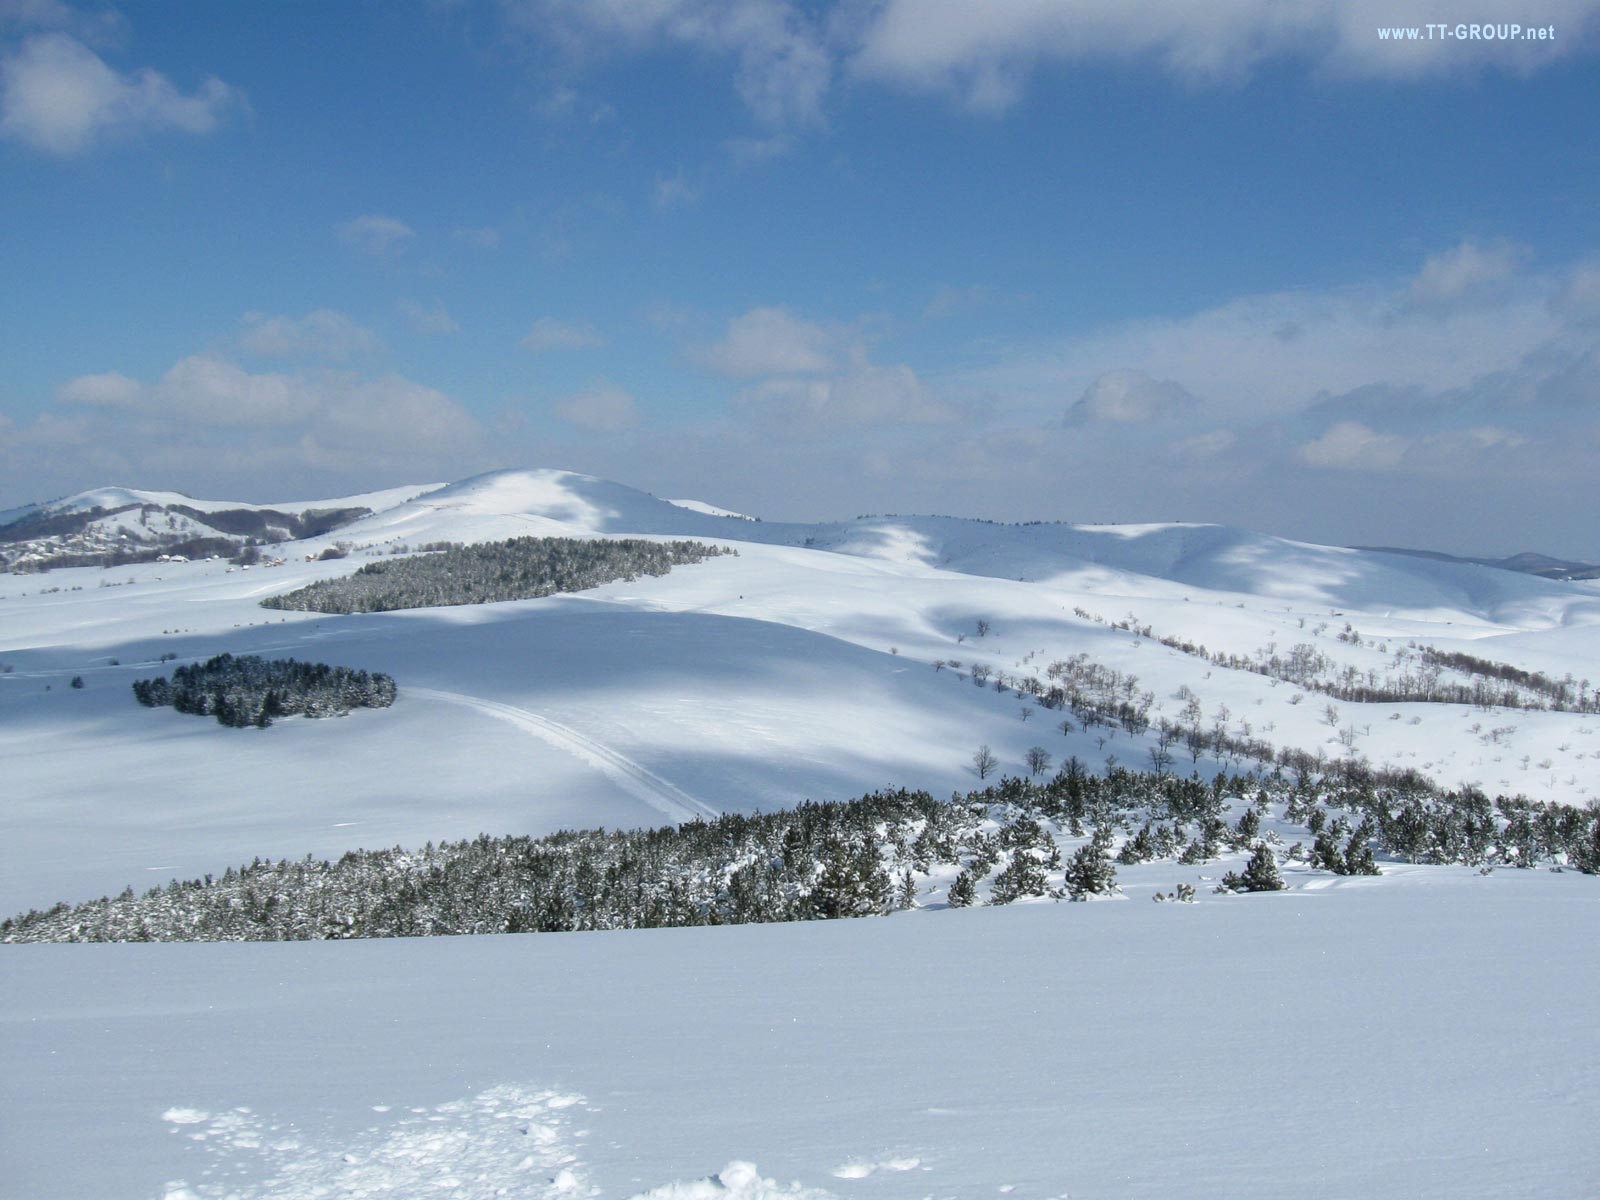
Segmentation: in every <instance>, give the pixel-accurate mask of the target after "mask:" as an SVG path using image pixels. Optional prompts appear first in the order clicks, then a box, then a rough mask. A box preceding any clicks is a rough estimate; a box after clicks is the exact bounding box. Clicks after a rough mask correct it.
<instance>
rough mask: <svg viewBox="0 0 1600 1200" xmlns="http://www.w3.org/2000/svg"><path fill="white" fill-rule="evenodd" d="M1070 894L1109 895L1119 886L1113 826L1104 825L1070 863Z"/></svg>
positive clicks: (1081, 897)
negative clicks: (1111, 827) (1112, 838)
mask: <svg viewBox="0 0 1600 1200" xmlns="http://www.w3.org/2000/svg"><path fill="white" fill-rule="evenodd" d="M1066 884H1067V894H1068V895H1069V896H1071V897H1072V898H1073V899H1074V900H1087V899H1088V898H1089V897H1090V896H1108V895H1110V894H1111V893H1112V892H1113V891H1114V890H1116V886H1117V868H1116V864H1115V863H1113V862H1112V861H1111V830H1110V829H1109V828H1108V827H1107V826H1104V825H1102V826H1101V827H1100V828H1099V829H1097V830H1095V834H1094V837H1093V839H1092V840H1091V841H1090V842H1089V844H1088V845H1087V846H1079V847H1078V849H1077V851H1076V852H1074V854H1073V855H1072V858H1071V860H1070V861H1069V862H1068V863H1067V873H1066Z"/></svg>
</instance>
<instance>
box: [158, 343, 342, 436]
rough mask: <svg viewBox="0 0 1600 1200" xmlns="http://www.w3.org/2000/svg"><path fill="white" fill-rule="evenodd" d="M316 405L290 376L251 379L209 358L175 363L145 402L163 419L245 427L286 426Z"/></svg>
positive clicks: (222, 361)
mask: <svg viewBox="0 0 1600 1200" xmlns="http://www.w3.org/2000/svg"><path fill="white" fill-rule="evenodd" d="M317 406H318V397H317V395H316V392H315V390H314V389H313V388H310V387H307V386H305V384H304V382H303V381H302V380H299V379H296V378H295V377H294V376H290V375H279V374H272V373H267V374H261V375H252V374H251V373H250V372H248V371H245V370H244V369H242V368H240V367H238V366H235V365H234V364H233V363H231V362H228V361H226V360H225V359H222V358H218V357H216V356H215V355H210V354H195V355H191V356H190V357H188V358H185V359H183V360H181V361H179V362H177V363H175V364H174V365H173V366H172V367H171V368H170V369H169V370H168V371H167V373H166V374H165V375H163V376H162V377H161V379H160V381H159V382H158V383H157V384H156V385H155V387H154V388H152V389H150V391H149V393H148V397H147V404H146V407H147V408H149V409H150V410H151V411H153V412H154V413H156V414H157V415H159V416H161V417H165V418H169V419H177V420H182V421H194V422H198V423H200V424H203V425H209V426H219V427H227V426H240V427H250V428H255V427H262V428H270V427H272V426H282V425H291V424H293V423H295V422H297V421H301V420H304V419H305V418H307V417H308V416H310V415H311V413H312V412H314V411H315V410H316V408H317Z"/></svg>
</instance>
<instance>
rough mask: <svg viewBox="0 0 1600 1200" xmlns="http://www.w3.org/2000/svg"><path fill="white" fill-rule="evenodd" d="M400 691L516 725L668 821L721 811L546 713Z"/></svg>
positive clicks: (429, 690) (460, 696) (429, 691)
mask: <svg viewBox="0 0 1600 1200" xmlns="http://www.w3.org/2000/svg"><path fill="white" fill-rule="evenodd" d="M405 690H406V693H407V694H409V695H412V696H420V697H422V698H423V699H426V700H440V701H443V702H444V703H446V704H459V705H462V706H463V707H465V708H472V709H476V710H477V711H478V712H481V713H484V714H486V715H487V716H491V717H495V718H497V719H498V720H501V721H505V722H507V723H509V724H511V725H515V726H516V727H517V728H518V729H521V730H522V731H523V732H524V733H531V734H532V735H533V736H534V737H537V738H540V739H542V740H543V741H546V742H548V743H549V744H550V745H552V746H555V747H556V748H557V749H560V750H565V751H566V752H567V753H569V754H573V755H576V756H577V757H578V758H581V759H583V761H585V762H587V763H588V764H589V765H590V766H592V767H595V768H596V769H597V770H599V771H601V772H603V773H604V774H605V775H606V776H607V777H608V778H610V779H612V780H613V781H615V782H616V783H617V784H618V786H620V787H621V788H622V789H623V790H624V791H626V792H627V793H628V794H629V795H630V796H634V797H636V798H637V799H639V800H642V801H644V802H645V803H646V804H648V805H650V807H652V808H654V809H656V810H657V811H659V812H661V813H664V814H665V815H666V816H668V817H670V818H672V820H673V821H676V822H682V821H693V820H697V819H700V818H708V819H710V820H716V818H717V817H719V816H721V815H722V814H721V813H720V812H719V811H718V810H717V809H715V808H713V807H711V806H710V805H709V804H704V803H702V802H701V801H699V800H696V799H695V798H694V797H693V796H691V795H689V793H687V792H685V791H684V790H683V789H682V788H679V787H676V786H675V785H673V784H670V783H668V782H667V781H666V780H665V779H662V778H661V776H659V775H657V774H656V773H655V772H653V771H650V770H648V769H647V768H645V767H642V766H640V765H639V764H638V763H636V762H634V761H633V760H632V759H631V758H629V757H627V756H626V755H624V754H620V753H618V752H617V751H615V750H613V749H611V747H609V746H606V745H603V744H602V743H600V742H597V741H595V740H594V739H593V738H591V737H588V736H586V735H584V734H581V733H579V732H578V731H577V730H575V729H570V728H568V727H567V726H565V725H562V724H560V723H559V722H556V721H552V720H550V719H549V718H548V717H541V716H540V715H539V714H538V713H534V712H529V711H528V710H527V709H525V708H518V707H517V706H516V705H513V704H502V703H501V702H500V701H498V700H484V699H481V698H480V697H477V696H466V695H463V694H461V693H460V692H445V691H440V690H438V689H437V688H423V687H411V686H407V688H406V689H405Z"/></svg>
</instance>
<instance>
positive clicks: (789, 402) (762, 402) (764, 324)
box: [691, 307, 956, 434]
mask: <svg viewBox="0 0 1600 1200" xmlns="http://www.w3.org/2000/svg"><path fill="white" fill-rule="evenodd" d="M870 351H871V347H870V346H869V344H868V342H867V339H866V338H865V337H863V336H862V334H861V332H860V331H859V330H857V329H852V328H850V327H846V326H837V325H823V324H821V323H819V322H816V321H810V320H806V319H805V318H803V317H800V316H796V315H795V314H794V313H792V312H790V311H789V310H788V309H784V308H777V307H761V308H752V309H750V310H748V311H747V312H744V313H741V314H740V315H738V316H736V317H734V318H732V319H731V320H730V321H729V322H728V323H727V326H726V327H725V329H724V331H723V335H722V337H721V338H720V339H718V340H717V341H716V342H714V343H712V344H711V345H709V346H701V347H698V348H697V349H695V350H694V351H692V354H691V356H692V357H693V358H694V359H695V360H696V361H697V362H699V363H700V365H701V366H703V367H706V368H707V369H709V370H711V371H714V372H715V373H716V374H718V375H721V376H723V377H724V378H728V379H736V380H740V381H744V382H745V384H746V386H745V387H744V388H742V389H741V390H740V391H739V393H738V394H737V395H736V396H735V397H734V408H735V410H736V411H737V412H739V413H742V414H744V415H746V416H753V417H755V418H757V419H758V420H759V421H761V422H762V423H764V424H766V425H768V426H771V427H773V428H776V429H779V430H781V431H784V432H789V433H805V434H814V433H821V432H823V431H825V430H827V429H839V428H845V427H850V426H861V425H878V424H925V423H931V422H940V421H948V420H952V419H953V418H954V417H955V415H956V414H955V412H954V410H953V409H951V408H950V407H949V406H948V405H947V404H945V403H944V402H943V401H942V400H940V399H939V398H937V397H936V396H935V395H934V393H933V392H932V391H931V390H930V389H929V388H928V386H927V385H926V384H925V383H924V382H923V381H922V379H921V378H920V377H919V376H918V375H917V373H916V371H914V370H913V369H912V368H911V367H910V366H908V365H906V364H904V363H895V364H883V363H875V362H873V361H872V356H871V352H870Z"/></svg>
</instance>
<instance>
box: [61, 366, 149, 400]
mask: <svg viewBox="0 0 1600 1200" xmlns="http://www.w3.org/2000/svg"><path fill="white" fill-rule="evenodd" d="M143 396H144V387H143V385H142V384H140V383H139V381H138V380H137V379H129V378H128V377H127V376H126V375H123V374H120V373H119V372H117V371H107V372H105V373H104V374H102V375H79V376H78V377H77V378H76V379H69V380H67V382H66V383H63V384H62V385H61V386H60V387H59V388H57V389H56V399H57V400H58V401H60V402H61V403H62V404H84V405H88V406H89V407H91V408H131V407H133V406H134V405H136V404H138V403H139V401H140V399H142V398H143Z"/></svg>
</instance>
